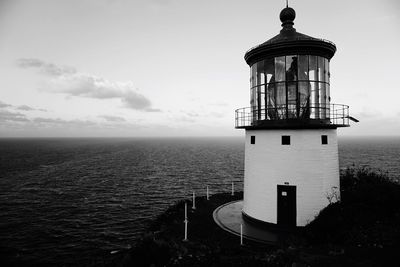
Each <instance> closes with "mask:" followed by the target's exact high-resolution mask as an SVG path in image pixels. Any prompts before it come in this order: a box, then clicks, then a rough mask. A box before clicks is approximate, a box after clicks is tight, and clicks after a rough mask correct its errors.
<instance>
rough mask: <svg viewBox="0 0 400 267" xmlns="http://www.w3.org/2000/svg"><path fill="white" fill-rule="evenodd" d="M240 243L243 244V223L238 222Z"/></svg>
mask: <svg viewBox="0 0 400 267" xmlns="http://www.w3.org/2000/svg"><path fill="white" fill-rule="evenodd" d="M240 245H241V246H243V224H240Z"/></svg>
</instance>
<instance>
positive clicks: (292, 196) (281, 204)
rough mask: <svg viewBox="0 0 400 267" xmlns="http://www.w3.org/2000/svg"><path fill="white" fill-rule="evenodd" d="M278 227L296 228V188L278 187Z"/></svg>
mask: <svg viewBox="0 0 400 267" xmlns="http://www.w3.org/2000/svg"><path fill="white" fill-rule="evenodd" d="M277 190H278V214H277V215H278V216H277V217H278V225H281V226H288V227H293V226H296V219H297V208H296V186H294V185H278V188H277Z"/></svg>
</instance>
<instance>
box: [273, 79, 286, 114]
mask: <svg viewBox="0 0 400 267" xmlns="http://www.w3.org/2000/svg"><path fill="white" fill-rule="evenodd" d="M275 86H276V108H277V114H278V119H285V118H286V86H285V83H284V82H280V83H276V84H275Z"/></svg>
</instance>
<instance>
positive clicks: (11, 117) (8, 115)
mask: <svg viewBox="0 0 400 267" xmlns="http://www.w3.org/2000/svg"><path fill="white" fill-rule="evenodd" d="M28 121H29V120H28V119H27V118H26V116H25V114H22V113H19V112H11V111H8V110H0V122H28Z"/></svg>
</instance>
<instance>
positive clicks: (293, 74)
mask: <svg viewBox="0 0 400 267" xmlns="http://www.w3.org/2000/svg"><path fill="white" fill-rule="evenodd" d="M286 81H289V82H291V81H297V56H286Z"/></svg>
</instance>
